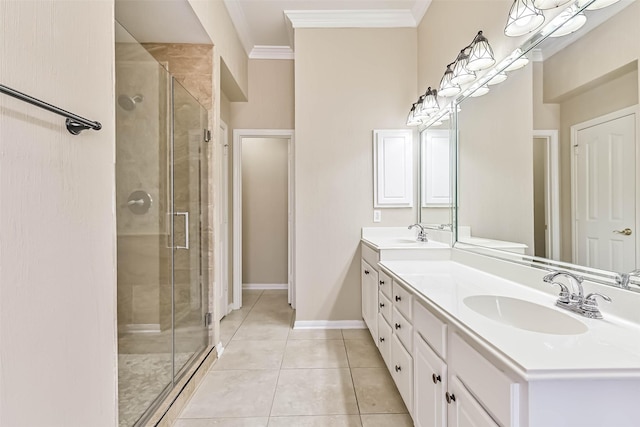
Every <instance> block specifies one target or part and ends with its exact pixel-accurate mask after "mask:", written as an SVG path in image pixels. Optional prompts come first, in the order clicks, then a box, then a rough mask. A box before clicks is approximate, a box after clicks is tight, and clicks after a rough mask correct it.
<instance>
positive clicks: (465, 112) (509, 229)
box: [458, 65, 534, 254]
mask: <svg viewBox="0 0 640 427" xmlns="http://www.w3.org/2000/svg"><path fill="white" fill-rule="evenodd" d="M531 68H532V67H531V65H529V66H527V67H525V68H523V69H521V70H519V71H517V72H515V73H511V75H510V76H509V78H508V79H507V81H505V82H504V83H502V84H499V85H496V86H494V87H493V88H492V90H491V92H490V93H489V94H488V95H485V96H482V97H479V98H469V99H467V100H465V101H464V102H463V103H462V104H461V108H462V111H461V112H460V113H459V117H460V124H459V139H460V141H459V152H460V157H459V164H460V172H459V177H460V182H459V190H460V194H459V210H458V218H459V223H460V225H463V226H471V234H472V236H477V237H484V238H490V239H497V240H506V241H510V242H518V243H524V244H526V245H527V246H528V248H529V249H528V251H527V253H528V254H532V253H533V252H532V250H533V245H534V239H533V146H532V144H533V141H532V135H531V130H532V129H533V101H532V86H531V74H532V69H531ZM496 121H499V123H500V126H496Z"/></svg>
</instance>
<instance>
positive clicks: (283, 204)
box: [232, 129, 295, 309]
mask: <svg viewBox="0 0 640 427" xmlns="http://www.w3.org/2000/svg"><path fill="white" fill-rule="evenodd" d="M293 149H294V143H293V131H292V130H255V129H251V130H243V129H236V130H234V131H233V304H232V306H233V308H234V309H239V308H241V307H242V305H243V304H242V290H243V288H246V289H285V290H287V293H288V302H289V304H291V306H292V307H293V308H295V282H294V267H293V266H294V263H293V254H294V250H293V244H294V226H293V220H294V212H293V206H294V199H293V196H294V179H293V177H294V173H293Z"/></svg>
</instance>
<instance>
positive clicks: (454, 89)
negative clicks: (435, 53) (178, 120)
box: [439, 62, 462, 97]
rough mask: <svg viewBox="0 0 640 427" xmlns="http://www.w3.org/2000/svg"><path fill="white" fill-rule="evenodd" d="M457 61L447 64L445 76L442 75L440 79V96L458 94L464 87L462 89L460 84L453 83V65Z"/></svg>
mask: <svg viewBox="0 0 640 427" xmlns="http://www.w3.org/2000/svg"><path fill="white" fill-rule="evenodd" d="M454 64H455V62H452V63H451V64H449V65H447V70H446V71H445V72H444V76H442V80H440V91H439V94H440V96H446V97H449V96H456V95H457V94H459V93H460V92H461V91H462V89H460V85H459V84H456V83H453V82H452V81H451V79H452V78H453V70H452V69H451V66H452V65H454Z"/></svg>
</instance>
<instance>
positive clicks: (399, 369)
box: [391, 334, 413, 414]
mask: <svg viewBox="0 0 640 427" xmlns="http://www.w3.org/2000/svg"><path fill="white" fill-rule="evenodd" d="M391 375H392V376H393V379H394V381H395V383H396V386H398V391H399V392H400V396H402V400H404V404H405V405H407V410H408V411H409V414H413V359H412V358H411V355H410V354H409V352H408V351H407V350H406V349H405V348H404V346H403V345H402V343H401V342H400V340H399V339H398V337H397V336H396V335H395V334H394V335H393V337H392V338H391Z"/></svg>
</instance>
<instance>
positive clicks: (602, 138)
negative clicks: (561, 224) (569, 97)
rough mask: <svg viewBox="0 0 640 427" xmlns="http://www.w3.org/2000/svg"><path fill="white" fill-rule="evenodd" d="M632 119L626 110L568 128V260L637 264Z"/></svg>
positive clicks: (607, 265)
mask: <svg viewBox="0 0 640 427" xmlns="http://www.w3.org/2000/svg"><path fill="white" fill-rule="evenodd" d="M636 115H637V107H631V108H626V109H624V110H620V111H617V112H614V113H611V114H607V115H605V116H602V117H598V118H596V119H593V120H589V121H587V122H583V123H580V124H577V125H574V126H572V127H571V145H572V148H573V153H572V154H573V155H572V157H571V161H572V164H571V166H572V168H571V170H572V174H571V183H572V185H571V192H572V198H571V199H572V202H573V203H572V209H571V210H572V212H571V217H572V220H573V221H572V228H573V229H572V232H573V262H575V263H577V264H580V265H584V266H587V267H592V268H599V269H605V270H613V271H630V270H633V269H635V266H636V244H637V242H636V240H637V234H636V231H637V227H636V192H637V188H636V120H637V119H636Z"/></svg>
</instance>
